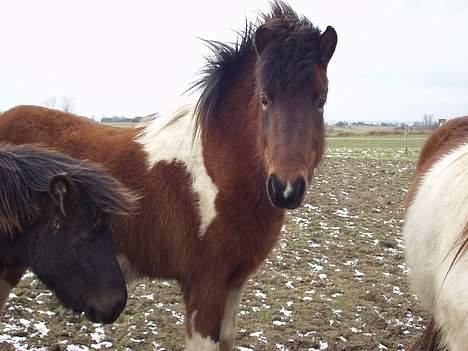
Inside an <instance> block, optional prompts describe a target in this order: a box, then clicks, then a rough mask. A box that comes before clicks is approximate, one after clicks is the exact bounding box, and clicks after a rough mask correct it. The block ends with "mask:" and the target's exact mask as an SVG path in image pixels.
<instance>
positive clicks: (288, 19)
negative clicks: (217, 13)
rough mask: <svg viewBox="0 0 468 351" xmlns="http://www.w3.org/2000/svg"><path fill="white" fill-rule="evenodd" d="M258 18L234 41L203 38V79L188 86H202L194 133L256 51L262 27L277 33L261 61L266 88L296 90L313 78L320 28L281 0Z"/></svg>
mask: <svg viewBox="0 0 468 351" xmlns="http://www.w3.org/2000/svg"><path fill="white" fill-rule="evenodd" d="M259 17H260V20H257V21H255V22H250V21H247V20H246V23H245V27H244V29H243V30H242V31H240V32H238V35H239V37H238V39H237V41H236V42H235V43H222V42H218V41H211V40H204V42H205V43H206V45H207V46H208V48H209V49H210V50H211V56H209V57H207V58H206V64H205V66H204V67H203V69H202V70H201V78H200V79H199V80H198V81H196V82H195V83H194V84H193V85H192V86H191V87H190V88H189V91H193V90H196V89H201V94H200V98H199V99H198V101H197V104H196V106H195V118H196V121H195V131H194V135H198V134H199V133H200V131H201V130H202V129H203V128H204V126H206V125H207V124H208V123H209V121H210V119H211V117H212V115H213V112H214V110H215V109H216V106H217V103H218V102H219V100H220V98H221V97H222V96H223V95H224V94H225V92H226V90H227V89H228V87H229V85H230V83H231V82H232V81H234V80H235V79H236V78H238V74H239V72H240V70H241V69H242V67H243V65H245V63H246V62H245V61H246V59H248V58H250V57H251V55H252V54H255V48H254V36H255V33H256V31H257V29H258V28H260V27H262V26H263V27H266V28H268V29H269V30H271V31H272V32H273V33H274V41H273V42H272V43H271V44H270V45H269V47H268V50H269V55H268V56H267V58H266V59H264V60H263V62H261V65H262V69H261V72H260V74H261V80H262V84H263V85H264V87H265V89H267V90H271V92H270V93H271V94H274V93H275V91H278V90H284V89H288V90H294V89H295V88H296V87H297V86H299V85H301V84H302V83H303V82H304V81H305V80H306V79H311V77H312V74H313V73H312V64H313V63H315V62H317V58H318V42H319V38H320V30H319V29H318V28H316V27H314V26H313V25H312V23H311V22H310V21H309V20H308V19H307V18H305V17H303V16H298V15H297V13H296V12H295V11H294V10H293V9H292V8H291V7H290V6H289V5H287V4H286V3H284V2H282V1H273V2H272V3H271V9H270V12H268V13H261V14H260V16H259ZM275 44H276V45H275ZM285 45H286V47H285ZM265 56H266V55H265Z"/></svg>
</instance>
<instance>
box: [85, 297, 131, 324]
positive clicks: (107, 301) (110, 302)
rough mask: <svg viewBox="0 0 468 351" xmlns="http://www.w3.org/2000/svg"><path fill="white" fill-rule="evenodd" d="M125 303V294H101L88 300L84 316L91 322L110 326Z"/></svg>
mask: <svg viewBox="0 0 468 351" xmlns="http://www.w3.org/2000/svg"><path fill="white" fill-rule="evenodd" d="M126 303H127V294H126V293H125V294H122V293H112V292H111V293H109V294H102V295H101V296H96V297H92V298H90V299H89V301H88V306H87V307H86V309H85V315H86V317H87V318H88V319H89V320H90V321H91V322H94V323H104V324H110V323H113V322H114V321H115V320H116V319H117V318H118V317H119V316H120V313H122V311H123V310H124V308H125V305H126Z"/></svg>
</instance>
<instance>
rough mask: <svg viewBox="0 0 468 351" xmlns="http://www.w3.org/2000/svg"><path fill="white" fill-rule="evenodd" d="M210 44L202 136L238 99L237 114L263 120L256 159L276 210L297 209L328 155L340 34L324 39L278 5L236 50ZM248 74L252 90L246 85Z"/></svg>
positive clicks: (327, 32) (201, 108) (250, 26)
mask: <svg viewBox="0 0 468 351" xmlns="http://www.w3.org/2000/svg"><path fill="white" fill-rule="evenodd" d="M208 44H209V46H210V47H211V48H212V50H213V52H214V56H213V57H212V58H210V59H209V60H208V64H207V66H206V67H205V69H204V73H205V75H204V76H203V78H202V79H201V80H200V81H199V82H197V83H196V84H195V86H196V87H202V88H203V91H202V94H201V96H200V99H199V101H198V104H197V111H196V115H197V121H196V123H197V131H199V130H201V129H205V128H206V127H207V126H208V125H209V124H210V122H211V120H214V119H215V118H213V117H214V116H215V115H216V114H217V113H218V112H219V111H220V105H221V102H223V101H224V102H226V101H228V99H229V98H231V101H230V104H229V107H226V109H231V110H232V109H233V108H237V109H238V114H239V115H242V116H247V115H248V116H250V117H251V118H256V126H257V131H256V135H257V136H258V140H257V150H256V153H257V155H258V156H260V158H261V159H262V160H263V166H264V169H265V171H266V173H267V177H266V189H267V193H268V197H269V199H270V201H271V203H272V205H273V206H274V207H277V208H288V209H292V208H296V207H298V206H299V205H300V204H301V203H302V200H303V198H304V195H305V191H306V188H307V186H308V183H309V182H310V180H311V179H312V176H313V173H314V169H315V167H316V166H317V165H318V163H319V162H320V159H321V157H322V154H323V149H324V135H325V131H324V120H323V111H324V106H325V103H326V101H327V93H328V79H327V66H328V62H329V61H330V59H331V57H332V55H333V53H334V51H335V47H336V44H337V34H336V32H335V30H334V29H333V28H332V27H327V29H326V30H325V31H324V32H323V33H322V32H320V31H319V29H317V28H316V27H314V26H313V25H312V24H311V23H310V22H309V20H307V19H306V18H305V17H300V16H298V15H297V14H296V13H295V12H294V11H293V10H292V9H291V8H290V7H289V6H288V5H286V4H284V3H283V2H280V1H275V2H273V3H272V9H271V12H270V13H268V14H264V15H263V16H262V20H261V21H260V23H258V24H251V23H247V26H246V29H245V31H244V32H243V33H242V34H241V38H240V40H239V41H238V42H237V43H236V44H235V45H233V46H231V45H227V44H223V43H219V42H208ZM245 72H247V74H250V78H251V84H243V85H242V84H239V80H242V79H245V77H243V75H245ZM236 86H237V87H239V86H241V87H242V88H243V89H244V94H246V95H249V100H247V101H243V100H241V99H240V97H239V94H240V93H239V92H236V91H233V89H234V88H233V87H236ZM229 89H232V90H231V91H230V90H229ZM213 124H214V123H213ZM239 142H242V141H239Z"/></svg>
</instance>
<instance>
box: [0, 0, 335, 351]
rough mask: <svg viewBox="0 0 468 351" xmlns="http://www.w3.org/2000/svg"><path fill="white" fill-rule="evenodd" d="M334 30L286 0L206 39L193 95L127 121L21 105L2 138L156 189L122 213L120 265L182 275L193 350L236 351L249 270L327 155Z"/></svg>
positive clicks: (5, 121)
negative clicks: (145, 118)
mask: <svg viewBox="0 0 468 351" xmlns="http://www.w3.org/2000/svg"><path fill="white" fill-rule="evenodd" d="M336 43H337V35H336V32H335V30H334V29H333V28H331V27H328V28H327V29H326V30H325V31H324V32H320V31H319V29H318V28H316V27H315V26H313V25H312V24H311V22H309V20H307V19H306V18H305V17H301V16H299V15H297V14H296V13H295V12H294V11H293V10H292V9H291V8H290V7H289V6H288V5H286V4H284V3H282V2H274V3H273V4H272V8H271V11H270V12H269V13H266V14H264V15H262V16H261V18H260V20H259V21H258V22H255V23H247V25H246V28H245V31H243V32H242V33H241V34H240V37H239V39H238V41H237V44H234V45H228V44H223V43H218V42H208V45H209V46H211V48H212V50H213V56H212V57H211V58H209V59H208V63H207V65H206V66H205V69H204V74H203V76H202V78H201V79H200V81H199V82H198V83H196V84H195V88H199V89H201V90H202V91H201V96H200V99H199V101H198V103H197V104H196V107H195V108H193V107H190V106H188V107H183V108H181V109H179V110H178V111H176V112H175V113H174V114H173V115H172V116H169V117H167V118H166V119H163V118H158V119H155V120H154V121H153V123H150V124H149V125H148V126H147V127H145V128H135V129H125V128H113V127H110V126H104V125H100V124H98V123H95V122H91V121H88V120H85V119H83V118H78V117H76V116H73V115H71V114H68V113H63V112H60V111H56V110H50V109H45V108H41V107H32V106H20V107H17V108H14V109H12V110H10V111H7V112H5V113H4V114H3V116H1V117H0V140H8V141H10V142H13V143H24V142H40V143H44V144H46V145H52V146H54V147H56V148H58V149H60V150H62V151H65V152H68V153H70V154H71V155H72V156H74V157H77V158H81V157H83V158H90V159H92V160H93V161H96V162H100V163H102V164H104V165H105V167H106V168H107V169H108V170H109V171H110V172H111V174H112V175H113V176H114V177H116V178H117V179H119V180H120V181H122V182H123V183H124V184H125V185H127V186H128V187H129V188H131V189H132V190H134V191H137V192H139V193H140V194H142V195H144V197H143V198H142V200H141V204H142V210H141V211H140V213H139V214H138V215H136V216H134V217H132V218H131V219H129V220H126V221H119V222H118V225H116V226H115V230H114V239H115V242H116V250H117V251H118V254H119V255H118V257H119V261H120V263H121V267H122V269H123V270H124V271H125V272H126V273H137V274H139V275H143V276H149V277H158V278H163V279H175V280H177V281H178V282H179V284H180V286H181V290H182V293H183V296H184V300H185V305H186V311H185V312H186V319H185V320H186V332H187V343H186V348H187V350H192V351H193V350H232V349H233V347H234V339H235V333H236V316H237V310H238V306H239V303H240V299H241V296H242V291H243V289H244V287H245V285H246V282H247V280H248V277H249V276H250V275H251V274H252V273H253V272H254V271H255V270H256V269H257V267H258V266H259V265H260V264H261V263H262V262H263V261H264V260H265V258H266V257H267V256H268V254H269V253H270V252H271V251H272V249H273V247H274V246H275V244H276V243H277V241H278V238H279V235H280V229H281V226H282V225H283V222H284V219H285V212H286V211H285V210H286V209H292V208H296V207H298V206H299V205H300V204H301V203H302V200H303V198H304V194H305V192H306V189H307V187H308V186H309V184H310V182H311V180H312V178H313V174H314V169H315V168H316V167H317V164H318V163H319V161H320V159H321V157H322V154H323V145H324V120H323V110H324V105H325V102H326V97H327V91H328V80H327V73H326V72H327V66H328V63H329V60H330V58H331V57H332V55H333V52H334V50H335V46H336ZM33 126H34V127H33ZM32 127H33V128H32ZM116 224H117V222H116Z"/></svg>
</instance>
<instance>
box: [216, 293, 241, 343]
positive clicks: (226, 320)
mask: <svg viewBox="0 0 468 351" xmlns="http://www.w3.org/2000/svg"><path fill="white" fill-rule="evenodd" d="M242 291H243V287H242V288H239V289H231V290H230V291H229V293H228V296H227V298H226V305H225V307H224V315H223V320H222V322H221V335H220V343H221V345H222V349H223V348H225V349H226V350H232V349H233V348H234V340H235V338H236V331H237V313H238V311H239V304H240V301H241V297H242ZM221 351H223V350H221Z"/></svg>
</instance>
